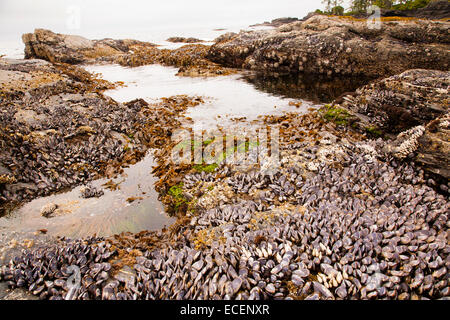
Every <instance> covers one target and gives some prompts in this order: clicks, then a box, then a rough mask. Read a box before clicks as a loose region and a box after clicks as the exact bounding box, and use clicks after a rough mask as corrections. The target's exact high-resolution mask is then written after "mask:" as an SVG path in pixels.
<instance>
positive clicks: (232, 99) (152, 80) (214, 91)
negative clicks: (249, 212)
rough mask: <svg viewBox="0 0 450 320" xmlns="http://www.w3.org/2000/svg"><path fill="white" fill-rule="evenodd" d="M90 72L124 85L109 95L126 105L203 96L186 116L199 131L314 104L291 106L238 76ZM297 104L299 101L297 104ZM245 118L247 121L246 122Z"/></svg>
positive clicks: (156, 69) (108, 68)
mask: <svg viewBox="0 0 450 320" xmlns="http://www.w3.org/2000/svg"><path fill="white" fill-rule="evenodd" d="M85 68H86V69H87V70H88V71H91V72H95V73H100V74H101V76H102V77H103V78H104V79H106V80H109V81H123V82H124V83H125V85H126V87H121V88H118V89H114V90H108V91H106V92H105V94H106V95H108V96H110V97H112V98H113V99H115V100H116V101H120V102H126V101H130V100H133V99H136V98H143V99H145V100H146V101H148V102H151V101H156V100H158V99H160V98H162V97H168V96H172V95H178V94H187V95H191V96H202V97H204V98H205V103H204V104H201V105H199V106H196V107H194V108H190V109H188V110H187V112H186V116H187V117H190V118H192V120H193V125H194V126H196V127H198V128H203V129H209V128H211V127H217V126H218V127H231V126H233V125H234V124H236V120H235V119H236V118H241V120H240V121H239V123H241V124H242V121H243V120H244V121H253V120H256V119H258V117H259V116H262V115H279V114H282V113H284V112H292V111H296V112H299V111H302V110H303V111H305V110H307V108H309V107H312V106H314V103H311V102H309V101H306V100H304V101H303V104H302V106H301V108H300V109H299V108H296V107H295V106H293V105H289V102H292V101H294V100H293V99H291V98H289V96H288V95H284V96H282V95H278V94H276V93H267V92H263V91H260V90H258V89H257V88H256V87H255V86H254V85H253V84H251V83H249V82H248V81H246V80H245V78H244V77H243V75H240V74H236V75H230V76H220V77H198V78H192V77H179V76H176V74H177V72H178V69H177V68H174V67H166V66H161V65H156V64H154V65H147V66H142V67H137V68H129V67H122V66H119V65H89V66H85ZM296 101H297V100H296ZM242 118H245V119H242Z"/></svg>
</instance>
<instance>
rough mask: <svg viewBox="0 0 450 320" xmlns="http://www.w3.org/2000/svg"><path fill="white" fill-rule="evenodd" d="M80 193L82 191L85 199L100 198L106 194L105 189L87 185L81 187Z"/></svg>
mask: <svg viewBox="0 0 450 320" xmlns="http://www.w3.org/2000/svg"><path fill="white" fill-rule="evenodd" d="M80 193H81V197H82V198H84V199H88V198H99V197H101V196H102V195H104V192H103V190H99V189H97V188H95V187H93V186H86V187H83V188H81V190H80Z"/></svg>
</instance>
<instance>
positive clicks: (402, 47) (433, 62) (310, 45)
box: [208, 15, 450, 77]
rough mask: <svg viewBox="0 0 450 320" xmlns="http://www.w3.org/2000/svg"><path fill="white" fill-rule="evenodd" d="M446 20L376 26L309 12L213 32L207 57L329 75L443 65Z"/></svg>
mask: <svg viewBox="0 0 450 320" xmlns="http://www.w3.org/2000/svg"><path fill="white" fill-rule="evenodd" d="M449 26H450V23H449V22H445V21H425V20H414V21H409V20H408V21H389V22H384V23H383V24H382V27H381V29H379V30H377V29H370V28H369V27H368V26H367V24H366V20H361V21H359V20H357V19H354V18H352V17H350V18H348V17H328V16H324V15H314V16H312V17H310V18H309V19H307V20H306V21H297V22H293V23H289V24H284V25H282V26H280V27H279V28H277V29H275V30H264V31H262V30H258V31H242V32H240V33H239V34H237V35H235V36H233V37H222V38H218V39H216V43H215V44H214V45H213V46H212V47H211V48H210V50H209V54H208V58H209V59H211V60H212V61H214V62H217V63H221V64H223V65H225V66H228V67H236V68H247V69H252V70H261V71H276V72H289V73H298V72H304V73H308V74H323V75H328V76H331V75H364V76H368V77H381V76H389V75H393V74H397V73H401V72H403V71H405V70H407V69H412V68H427V69H438V70H447V69H448V62H449V60H450V53H449V45H448V32H449Z"/></svg>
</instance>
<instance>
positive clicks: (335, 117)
mask: <svg viewBox="0 0 450 320" xmlns="http://www.w3.org/2000/svg"><path fill="white" fill-rule="evenodd" d="M321 111H322V117H323V118H324V119H325V120H326V121H332V122H334V123H336V124H337V125H346V124H347V123H348V119H349V117H350V114H349V113H348V111H347V110H345V109H342V108H339V107H336V106H331V105H329V104H327V105H325V106H324V107H323V109H322V110H321Z"/></svg>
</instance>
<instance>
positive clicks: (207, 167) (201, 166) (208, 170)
mask: <svg viewBox="0 0 450 320" xmlns="http://www.w3.org/2000/svg"><path fill="white" fill-rule="evenodd" d="M217 167H218V164H217V163H211V164H196V165H194V170H195V171H197V172H202V171H204V172H206V173H211V172H213V171H214V170H216V168H217Z"/></svg>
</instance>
